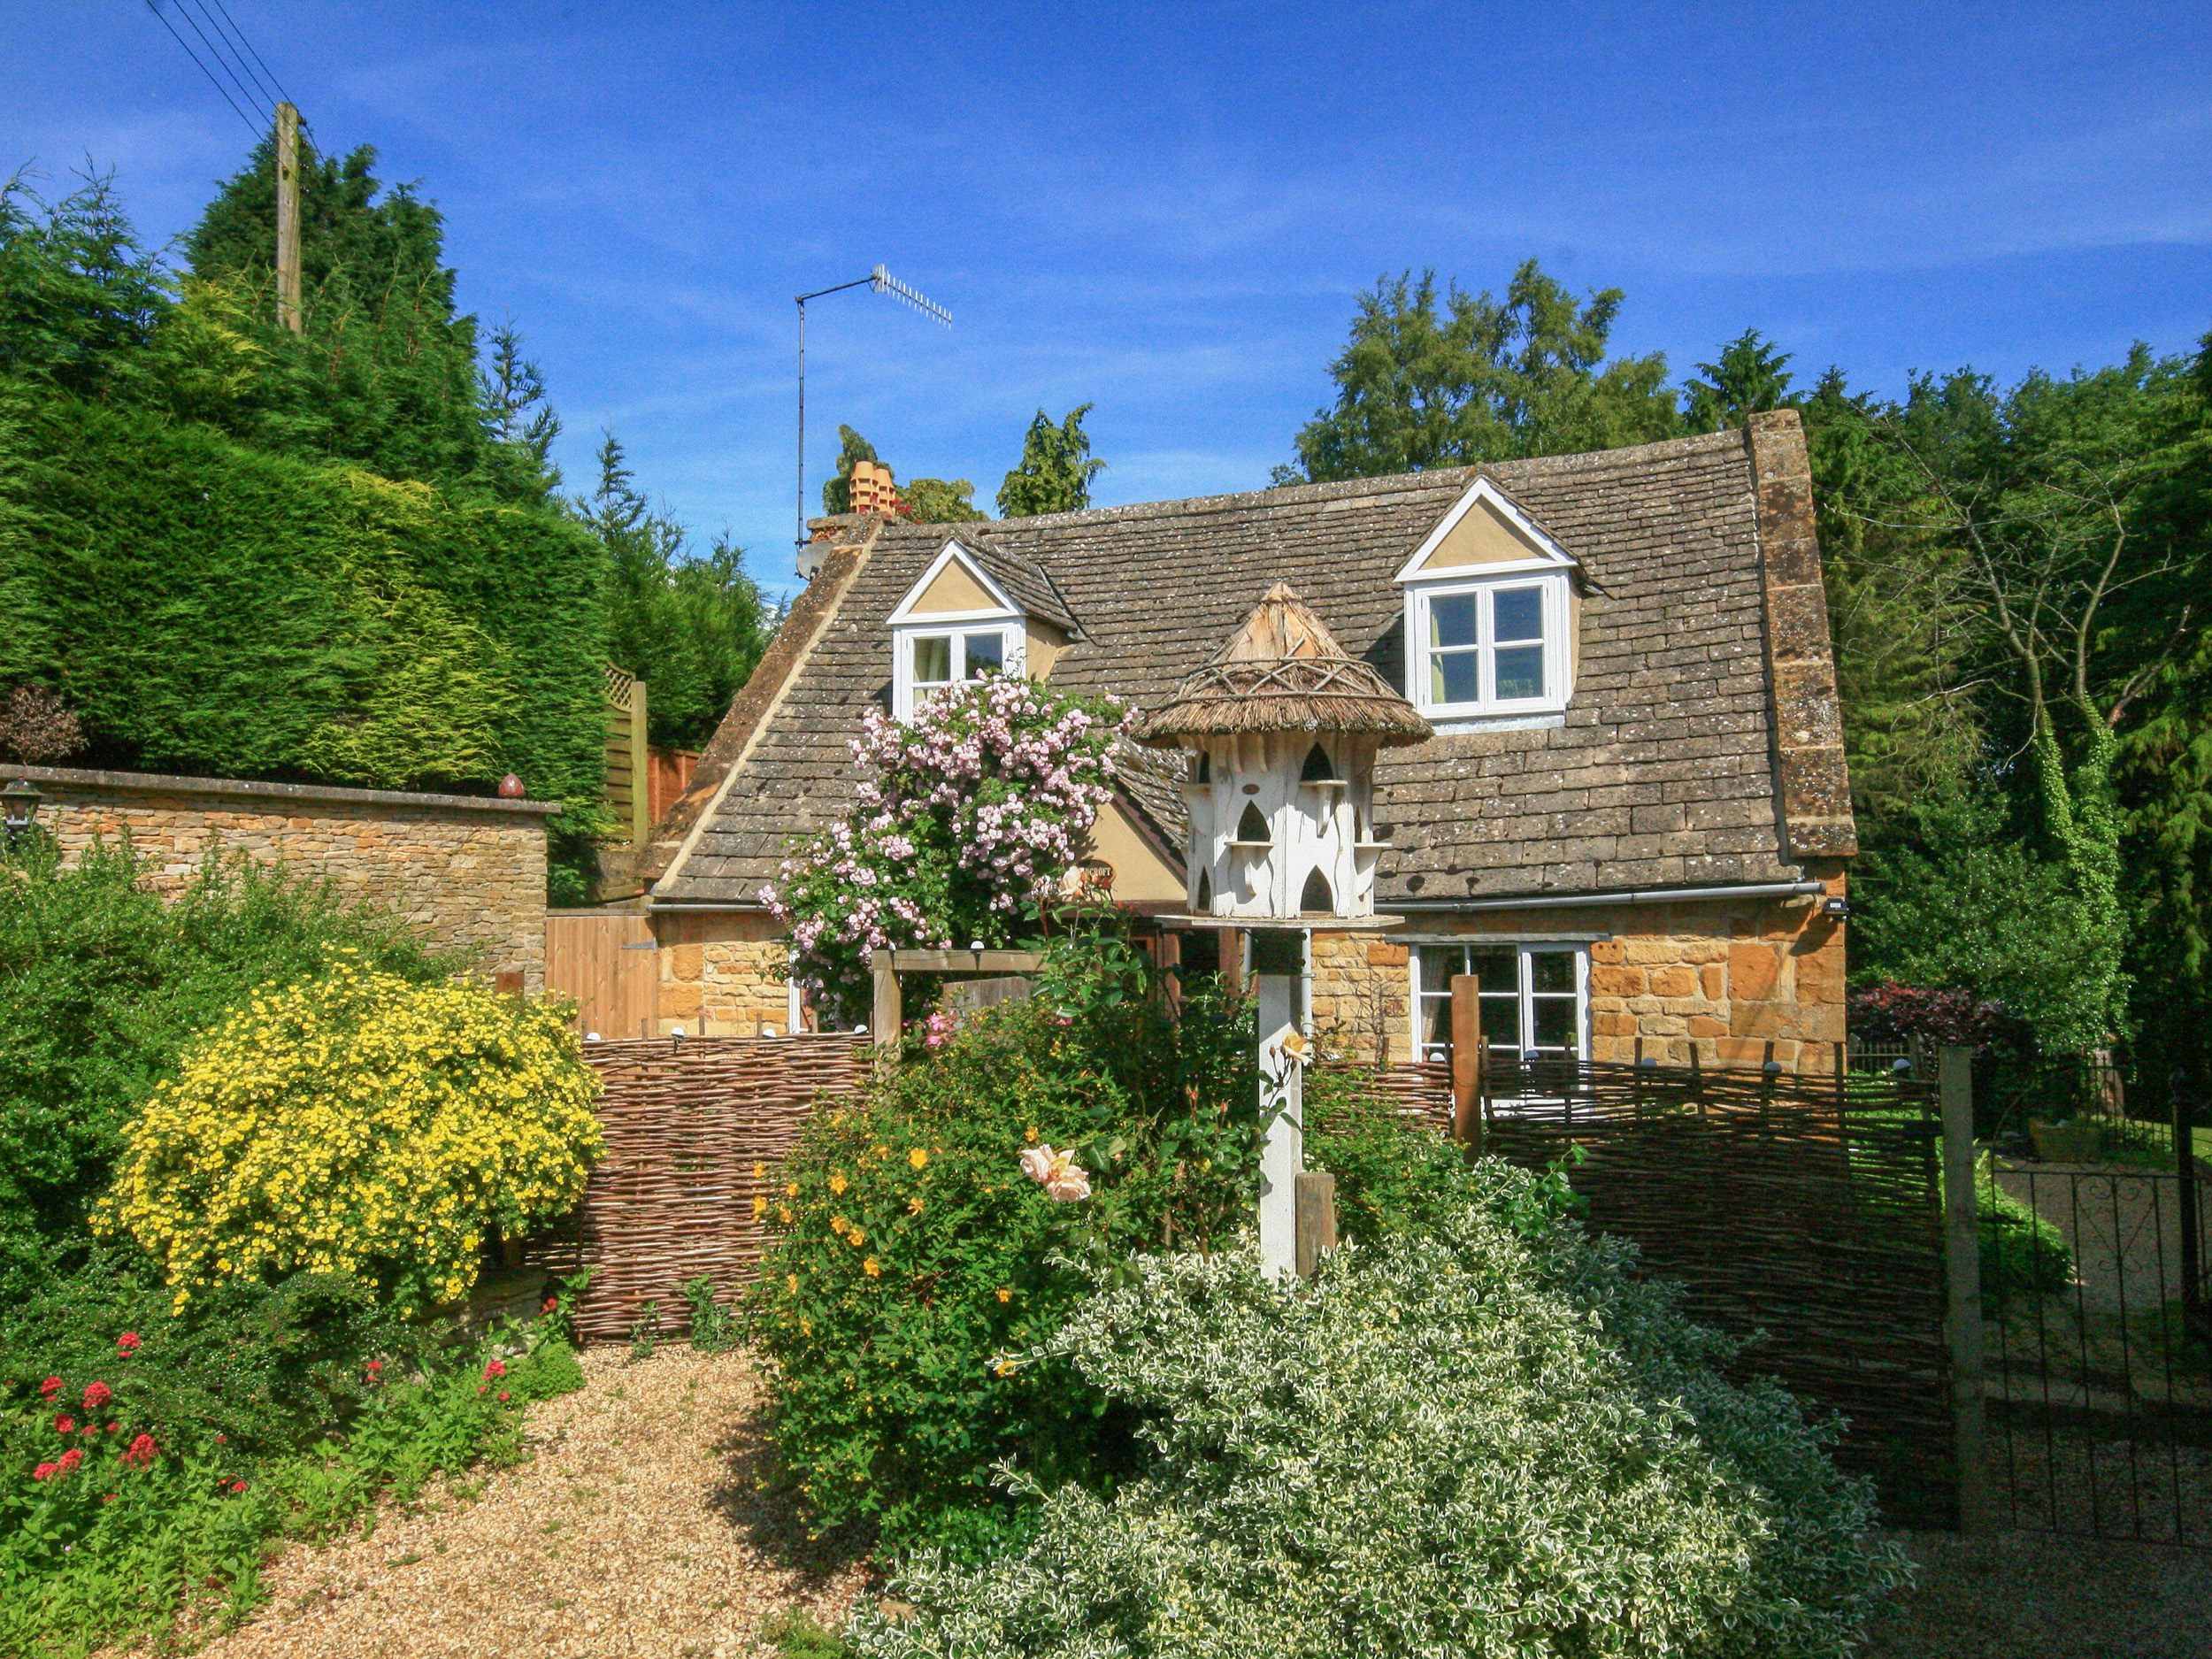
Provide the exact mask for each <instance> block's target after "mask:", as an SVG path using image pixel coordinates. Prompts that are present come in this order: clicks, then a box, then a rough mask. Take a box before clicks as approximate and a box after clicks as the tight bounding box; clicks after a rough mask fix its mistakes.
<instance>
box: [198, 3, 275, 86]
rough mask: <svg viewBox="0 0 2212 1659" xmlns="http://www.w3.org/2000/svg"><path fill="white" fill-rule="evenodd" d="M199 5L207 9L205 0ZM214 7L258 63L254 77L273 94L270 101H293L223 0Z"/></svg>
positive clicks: (239, 42) (201, 8) (203, 9)
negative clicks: (258, 67) (258, 68)
mask: <svg viewBox="0 0 2212 1659" xmlns="http://www.w3.org/2000/svg"><path fill="white" fill-rule="evenodd" d="M199 6H200V10H201V11H202V12H205V11H206V10H207V0H199ZM215 9H216V10H217V11H218V12H221V13H222V14H223V21H224V22H226V23H227V24H228V25H230V32H231V34H232V35H234V36H235V37H236V39H237V42H238V44H239V45H240V46H242V47H243V48H244V49H245V50H246V51H247V52H249V53H250V54H251V55H252V58H253V60H254V62H255V63H256V64H258V65H260V68H261V73H259V74H258V75H256V76H255V77H254V79H255V80H256V81H257V82H259V83H261V84H263V85H265V86H266V87H267V88H268V89H269V91H270V92H271V94H272V95H273V96H272V102H275V101H281V102H283V103H286V104H290V103H292V102H294V99H293V97H292V95H291V94H290V93H288V92H287V91H286V90H285V89H284V88H283V86H282V84H281V83H280V82H279V81H278V80H277V78H276V71H275V70H273V69H272V68H270V67H269V65H268V63H267V61H266V60H265V59H264V58H262V56H261V51H260V49H259V48H258V47H257V46H256V45H255V44H254V43H253V42H251V41H250V40H248V39H247V38H246V31H245V30H243V29H242V28H240V27H238V19H235V18H234V17H233V16H231V14H230V8H229V7H228V6H227V5H225V4H223V0H215ZM240 61H241V62H243V61H244V60H243V59H240Z"/></svg>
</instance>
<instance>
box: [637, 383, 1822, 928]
mask: <svg viewBox="0 0 2212 1659" xmlns="http://www.w3.org/2000/svg"><path fill="white" fill-rule="evenodd" d="M1478 476H1487V477H1489V478H1490V479H1491V480H1494V484H1495V485H1496V487H1497V488H1499V489H1501V490H1502V491H1503V492H1505V493H1506V494H1507V495H1509V497H1510V498H1511V499H1512V500H1513V501H1515V502H1516V503H1519V504H1520V505H1521V506H1522V507H1524V508H1525V510H1526V511H1528V512H1529V513H1530V514H1531V515H1532V517H1533V518H1537V519H1539V520H1540V522H1541V523H1542V524H1543V525H1544V526H1546V528H1547V530H1548V532H1549V533H1550V534H1553V535H1554V536H1555V537H1556V538H1557V540H1558V541H1559V542H1560V544H1561V545H1562V546H1563V548H1565V549H1567V550H1568V551H1569V552H1571V554H1572V556H1573V557H1575V558H1576V559H1577V560H1578V562H1579V563H1580V564H1581V565H1583V567H1584V568H1585V569H1586V570H1587V571H1588V572H1589V574H1590V575H1591V577H1592V578H1593V580H1594V582H1595V584H1596V591H1593V592H1591V593H1590V594H1588V595H1586V597H1585V598H1584V599H1583V601H1582V618H1581V625H1580V630H1579V636H1578V646H1577V651H1578V660H1577V664H1576V672H1575V691H1574V696H1573V699H1572V701H1571V703H1570V704H1569V706H1568V708H1567V710H1566V712H1565V714H1564V715H1563V717H1555V723H1554V724H1548V725H1537V726H1518V727H1500V728H1494V729H1488V730H1482V731H1476V732H1470V733H1461V734H1455V735H1452V734H1440V735H1437V736H1434V737H1432V738H1431V739H1429V740H1428V741H1425V742H1422V743H1417V744H1415V745H1413V746H1411V747H1408V748H1404V749H1397V750H1395V751H1394V752H1392V753H1389V754H1386V756H1385V757H1383V758H1382V760H1381V761H1380V763H1379V764H1378V766H1377V769H1376V800H1375V808H1374V820H1375V833H1376V835H1377V837H1378V838H1379V839H1380V840H1382V841H1385V842H1386V851H1384V852H1383V853H1382V854H1381V855H1380V859H1379V866H1378V881H1377V898H1378V900H1379V902H1383V903H1385V904H1387V903H1390V902H1424V901H1425V902H1439V901H1450V900H1453V899H1458V898H1468V899H1478V898H1479V899H1494V898H1498V897H1507V896H1517V895H1530V896H1543V895H1558V894H1563V893H1580V892H1605V891H1612V890H1617V889H1618V890H1632V889H1635V888H1638V887H1670V886H1677V885H1697V884H1711V885H1725V884H1730V883H1735V882H1760V881H1771V880H1776V879H1790V878H1793V877H1795V876H1799V875H1801V874H1803V873H1804V872H1803V868H1802V865H1803V861H1804V860H1805V859H1807V858H1809V857H1811V858H1823V857H1832V856H1841V855H1845V854H1848V853H1850V852H1852V851H1855V839H1854V835H1853V832H1852V826H1851V819H1850V809H1849V804H1848V801H1847V792H1846V787H1845V779H1844V772H1843V764H1842V749H1841V740H1840V735H1839V718H1838V715H1837V710H1836V706H1835V695H1834V679H1833V668H1832V662H1831V659H1830V656H1829V645H1828V633H1827V620H1826V614H1825V611H1824V608H1823V605H1822V600H1821V588H1820V567H1819V553H1818V548H1817V545H1816V543H1815V542H1814V541H1813V539H1812V514H1811V494H1810V482H1809V473H1808V471H1807V468H1806V466H1805V457H1804V445H1803V438H1802V434H1801V430H1800V429H1799V427H1798V425H1797V420H1796V417H1795V415H1794V413H1793V412H1790V411H1783V412H1782V413H1779V414H1777V415H1771V416H1763V417H1755V419H1754V421H1753V424H1752V426H1751V428H1750V430H1748V431H1726V432H1721V433H1716V434H1707V435H1703V436H1699V437H1692V438H1681V439H1674V440H1671V441H1669V442H1663V443H1656V444H1647V445H1642V446H1640V447H1637V448H1633V449H1614V450H1606V451H1601V452H1599V453H1596V454H1590V455H1575V456H1554V457H1544V458H1541V459H1536V460H1529V461H1514V462H1502V463H1499V464H1497V465H1493V466H1489V467H1486V468H1483V469H1463V468H1453V469H1448V470H1440V471H1436V472H1421V473H1412V474H1405V475H1400V476H1396V477H1390V478H1376V479H1361V480H1351V481H1348V482H1344V483H1335V484H1317V485H1302V486H1296V487H1293V488H1285V489H1272V490H1261V491H1256V492H1252V493H1250V494H1246V495H1217V496H1206V497H1201V498H1197V499H1194V500H1186V501H1171V502H1158V503H1147V504H1143V505H1138V506H1129V507H1115V508H1106V509H1102V510H1098V511H1090V512H1082V513H1062V514H1054V515H1050V516H1046V517H1039V518H1018V519H1008V520H995V521H991V522H988V523H985V524H970V525H964V526H961V527H960V530H959V532H958V536H957V539H958V540H959V541H961V542H962V544H963V545H964V546H967V547H970V548H972V549H975V550H976V552H977V553H978V555H979V557H983V556H986V554H987V556H988V557H990V558H992V559H993V560H995V561H1001V562H1002V565H1003V568H1004V569H1006V570H1008V571H1010V572H1011V571H1019V572H1022V573H1023V574H1022V576H1021V578H1020V580H1023V581H1024V582H1025V583H1026V584H1028V586H1029V588H1031V590H1032V591H1034V590H1035V589H1036V588H1037V587H1038V585H1039V584H1040V583H1041V584H1043V585H1045V586H1048V588H1049V590H1050V593H1051V595H1052V598H1053V601H1054V602H1055V603H1057V605H1058V606H1059V614H1060V615H1061V616H1064V617H1065V618H1066V619H1067V620H1066V622H1065V623H1059V618H1058V617H1056V616H1051V615H1049V614H1044V613H1042V610H1041V612H1040V614H1044V619H1048V620H1053V621H1055V622H1056V623H1058V625H1059V626H1072V628H1078V629H1079V634H1080V637H1079V639H1078V641H1077V642H1076V643H1074V644H1073V645H1072V646H1071V648H1070V649H1068V650H1067V651H1066V652H1064V654H1063V655H1062V656H1061V657H1059V659H1058V660H1057V662H1056V664H1055V665H1054V667H1053V670H1052V680H1053V683H1054V684H1056V685H1059V686H1064V687H1067V688H1068V689H1070V690H1073V691H1080V692H1088V693H1104V692H1113V693H1117V694H1118V695H1121V696H1123V697H1125V698H1126V699H1129V700H1131V701H1133V702H1134V703H1137V704H1138V705H1139V706H1140V707H1142V708H1156V707H1158V706H1160V705H1161V704H1163V703H1165V702H1166V701H1167V700H1168V699H1169V698H1170V697H1171V695H1173V694H1174V692H1175V690H1176V689H1177V687H1179V684H1180V683H1181V682H1182V681H1183V680H1185V679H1186V678H1187V676H1188V675H1189V674H1190V673H1191V672H1192V671H1193V670H1194V667H1196V666H1198V665H1199V664H1202V663H1204V662H1205V661H1206V660H1207V659H1208V658H1209V657H1210V656H1211V655H1212V654H1213V651H1214V648H1215V646H1216V644H1217V641H1220V640H1221V639H1222V638H1223V637H1224V636H1225V634H1228V633H1229V632H1230V631H1231V630H1232V629H1233V628H1234V627H1235V626H1237V624H1238V623H1239V621H1240V619H1241V618H1243V616H1244V614H1245V611H1246V610H1247V608H1248V607H1249V606H1250V604H1251V603H1252V595H1254V594H1255V593H1257V592H1262V591H1263V590H1264V589H1266V588H1268V586H1269V585H1270V584H1271V583H1273V582H1275V581H1278V580H1286V581H1288V582H1291V583H1293V584H1294V586H1295V587H1296V588H1297V590H1298V591H1299V592H1300V593H1301V594H1302V595H1304V596H1305V598H1306V600H1307V602H1308V603H1310V605H1311V606H1312V608H1313V610H1314V611H1316V612H1317V614H1318V615H1319V617H1320V618H1322V619H1323V620H1324V621H1325V624H1326V625H1327V626H1328V627H1329V629H1330V630H1331V631H1332V632H1333V634H1334V635H1335V636H1336V637H1337V638H1338V639H1339V640H1340V641H1342V644H1343V647H1344V649H1345V650H1346V652H1347V653H1348V655H1349V656H1351V657H1354V658H1356V659H1357V660H1359V661H1362V662H1363V663H1365V664H1368V665H1369V666H1371V668H1373V669H1374V670H1375V671H1376V672H1378V673H1379V675H1380V676H1381V678H1382V680H1384V681H1385V682H1386V683H1387V684H1389V685H1392V686H1402V685H1403V684H1404V683H1405V662H1404V649H1405V648H1404V615H1405V611H1404V597H1403V594H1402V591H1401V589H1400V588H1397V587H1396V586H1395V585H1394V582H1393V580H1392V578H1393V575H1394V572H1396V571H1397V570H1398V569H1399V568H1400V567H1401V566H1402V565H1403V564H1404V562H1405V560H1406V558H1407V557H1408V556H1409V553H1410V552H1411V550H1412V549H1415V548H1416V547H1417V546H1418V545H1419V544H1420V542H1421V541H1422V540H1423V538H1424V537H1425V535H1426V534H1428V532H1429V531H1430V530H1431V529H1432V527H1433V526H1435V525H1436V524H1437V522H1438V521H1439V519H1440V518H1441V517H1442V516H1443V515H1444V514H1445V513H1446V512H1447V511H1448V510H1449V509H1450V508H1451V507H1452V506H1453V505H1454V503H1456V502H1457V500H1458V499H1459V497H1460V496H1461V495H1463V493H1464V492H1465V490H1466V489H1467V488H1469V487H1470V485H1471V483H1472V481H1473V480H1475V479H1476V478H1477V477H1478ZM843 534H844V535H845V536H846V538H847V540H846V541H845V542H844V543H843V544H841V546H839V547H838V548H837V549H834V550H833V553H832V554H831V556H830V557H828V558H827V559H826V560H825V561H824V564H823V565H822V567H821V568H820V569H819V570H818V573H817V574H816V576H815V578H814V580H813V582H812V584H811V585H810V588H809V589H808V591H807V592H806V593H805V594H804V595H802V596H801V599H800V601H799V602H798V603H797V604H796V605H795V607H794V609H793V612H792V615H791V617H790V618H789V619H788V620H787V623H786V625H785V629H784V631H783V633H782V634H780V636H779V638H778V640H777V641H776V642H775V644H774V646H773V647H772V649H771V651H770V655H769V657H768V658H767V659H766V660H765V661H764V664H763V666H762V668H761V670H760V671H759V672H757V674H756V675H755V679H754V681H753V682H752V683H751V684H749V685H748V687H746V689H745V691H744V692H743V693H742V694H741V695H740V697H739V699H738V701H737V703H735V704H734V705H733V708H732V710H731V714H730V716H729V718H727V719H726V721H725V723H724V726H723V729H722V730H721V731H720V732H719V733H718V734H717V736H716V738H715V740H714V741H713V742H712V743H711V744H710V746H709V749H708V750H707V752H706V754H705V756H704V757H703V759H702V762H701V764H700V769H699V773H698V776H697V781H696V782H695V785H694V787H693V789H692V790H691V792H690V793H689V794H688V795H686V797H685V798H684V799H683V800H682V801H681V802H680V803H678V805H677V807H676V808H675V809H674V810H672V812H671V814H670V815H669V817H668V818H665V819H664V820H663V822H662V823H661V825H660V826H657V830H656V834H655V843H656V844H655V848H654V849H653V853H652V856H650V857H649V860H648V864H647V873H648V874H649V875H653V874H657V875H659V877H660V879H659V881H658V883H657V887H655V889H654V891H655V895H656V897H657V899H662V900H671V901H679V902H722V903H737V904H750V903H753V902H757V892H758V889H759V887H760V886H761V885H762V883H763V882H764V880H766V879H768V878H769V877H770V876H771V875H772V873H773V872H774V869H775V867H776V864H778V862H779V861H780V858H781V857H782V856H783V855H784V853H785V851H786V849H787V844H788V842H789V841H790V840H791V838H792V837H793V836H795V835H796V834H799V833H804V832H806V831H808V830H810V829H811V828H813V827H816V826H818V825H820V824H821V823H822V822H823V821H825V820H826V818H829V817H830V816H832V815H834V814H836V813H838V812H840V811H841V810H843V808H844V807H845V805H846V803H848V802H849V800H850V798H851V790H852V786H853V784H854V782H855V780H856V774H855V773H854V772H853V769H852V765H851V762H850V758H849V755H848V753H847V751H846V747H845V745H846V741H847V740H848V739H849V737H851V736H852V735H853V734H854V733H856V731H857V729H858V726H859V720H860V716H861V713H862V711H863V710H864V709H865V708H867V707H868V706H869V705H870V704H872V703H873V704H876V705H877V706H885V705H887V703H888V698H889V690H890V678H891V646H890V635H889V630H888V628H887V626H886V618H887V617H888V616H889V614H890V612H891V611H892V609H893V608H894V607H895V605H896V604H897V603H898V602H899V600H900V599H901V598H902V596H903V595H904V594H905V593H906V592H907V590H908V589H909V588H910V587H911V586H912V585H913V583H914V581H915V580H916V579H917V578H918V576H919V575H920V574H921V572H923V571H924V570H925V569H926V567H927V566H928V565H929V563H930V562H931V561H932V560H933V558H934V557H936V555H937V554H938V553H939V552H940V551H941V550H942V549H943V547H944V544H945V541H946V540H947V539H948V537H947V533H946V529H945V527H944V526H931V525H912V524H907V523H904V522H902V521H896V520H884V519H869V520H865V521H863V522H860V523H857V524H855V525H853V526H848V527H846V528H845V529H844V531H843ZM1032 572H1033V573H1032ZM993 575H994V577H995V579H997V580H1002V585H1004V586H1006V587H1007V588H1008V590H1009V591H1010V592H1012V591H1014V590H1015V588H1014V579H1013V578H1011V577H1001V576H1000V569H999V567H997V566H995V567H994V568H993ZM1024 603H1025V604H1026V603H1030V601H1029V600H1028V599H1026V598H1025V601H1024ZM1035 603H1038V604H1039V605H1040V607H1041V608H1042V606H1043V605H1044V604H1045V603H1046V601H1045V600H1044V599H1043V597H1042V596H1041V595H1040V596H1039V597H1038V598H1037V599H1036V601H1035ZM1170 758H1171V757H1164V756H1163V757H1161V759H1163V760H1167V759H1170ZM1146 770H1147V772H1148V773H1149V772H1150V771H1152V770H1153V768H1147V769H1146ZM1165 781H1166V780H1164V779H1154V778H1152V777H1150V776H1149V775H1148V776H1146V777H1145V778H1144V779H1143V780H1142V784H1143V786H1144V787H1141V788H1139V787H1133V788H1132V789H1131V791H1130V793H1131V794H1132V795H1134V796H1136V797H1137V803H1138V804H1139V805H1140V806H1141V808H1142V809H1143V810H1145V811H1146V813H1147V815H1148V817H1151V818H1154V820H1155V822H1156V823H1157V824H1158V825H1159V826H1160V827H1161V828H1162V829H1163V830H1164V832H1165V833H1168V834H1169V836H1170V837H1171V839H1172V841H1174V842H1175V843H1176V844H1179V843H1180V840H1181V836H1182V833H1183V826H1182V824H1181V822H1180V803H1179V798H1178V797H1177V792H1175V791H1173V790H1171V789H1170V788H1167V787H1160V786H1161V785H1163V784H1164V782H1165Z"/></svg>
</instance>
